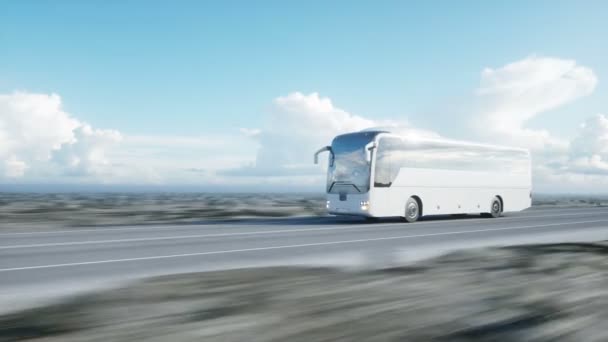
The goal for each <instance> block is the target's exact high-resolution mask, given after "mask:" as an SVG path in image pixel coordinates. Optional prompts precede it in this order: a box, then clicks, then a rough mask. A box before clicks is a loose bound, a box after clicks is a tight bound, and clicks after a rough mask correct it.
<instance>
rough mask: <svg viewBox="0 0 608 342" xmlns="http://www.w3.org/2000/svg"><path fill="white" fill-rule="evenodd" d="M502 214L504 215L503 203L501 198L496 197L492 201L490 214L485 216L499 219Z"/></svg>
mask: <svg viewBox="0 0 608 342" xmlns="http://www.w3.org/2000/svg"><path fill="white" fill-rule="evenodd" d="M501 214H502V202H501V201H500V198H498V197H494V198H493V199H492V204H491V206H490V212H489V213H485V214H484V216H485V217H493V218H497V217H500V215H501Z"/></svg>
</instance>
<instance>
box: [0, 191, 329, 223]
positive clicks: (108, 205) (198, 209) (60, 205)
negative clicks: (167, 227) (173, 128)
mask: <svg viewBox="0 0 608 342" xmlns="http://www.w3.org/2000/svg"><path fill="white" fill-rule="evenodd" d="M324 212H325V197H324V196H323V195H322V194H210V193H54V194H52V193H51V194H35V193H0V222H2V224H6V225H7V226H8V225H16V224H22V225H23V224H26V225H37V226H38V225H39V226H44V227H49V226H93V225H117V224H147V223H197V222H200V221H201V220H208V219H240V218H247V217H286V216H298V215H314V216H316V215H322V214H324Z"/></svg>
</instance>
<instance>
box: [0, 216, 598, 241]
mask: <svg viewBox="0 0 608 342" xmlns="http://www.w3.org/2000/svg"><path fill="white" fill-rule="evenodd" d="M553 210H554V209H550V210H542V211H541V212H545V211H553ZM555 210H556V211H557V209H555ZM532 212H537V210H534V211H528V212H521V213H524V214H525V213H532ZM513 213H517V212H513ZM589 214H608V210H600V209H592V210H588V211H584V212H576V213H572V214H567V213H564V214H552V215H532V216H528V215H521V216H505V217H501V218H500V220H501V221H504V220H521V219H528V218H546V217H564V216H584V215H589ZM313 218H317V217H314V216H313ZM481 221H488V219H487V218H479V219H462V218H457V219H447V220H433V221H422V222H416V223H415V225H416V226H419V225H423V224H437V223H446V224H447V223H462V222H481ZM242 223H246V222H245V221H243V222H242ZM398 224H401V222H398V223H395V222H392V223H377V224H364V223H359V224H356V225H348V226H346V225H344V226H341V227H338V229H339V228H342V227H355V226H365V227H383V226H391V225H393V226H394V225H398ZM262 225H265V224H260V223H256V224H247V225H243V224H240V225H239V224H230V223H228V224H227V225H222V224H221V222H218V223H213V224H184V225H167V226H145V227H120V228H93V229H74V230H69V229H67V230H55V231H48V232H43V231H36V232H13V233H0V236H22V235H47V234H67V233H89V232H97V233H102V232H112V231H134V230H179V229H196V228H200V227H205V228H216V227H217V229H227V228H243V227H256V226H262ZM327 229H336V227H328V228H327Z"/></svg>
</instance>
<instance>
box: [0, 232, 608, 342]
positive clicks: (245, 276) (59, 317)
mask: <svg viewBox="0 0 608 342" xmlns="http://www.w3.org/2000/svg"><path fill="white" fill-rule="evenodd" d="M607 255H608V244H605V243H599V244H561V245H539V246H522V247H505V248H493V249H478V250H470V251H466V252H457V253H451V254H448V255H445V256H442V257H438V258H435V259H431V260H427V261H424V262H419V263H417V264H413V265H409V266H405V267H401V268H392V269H383V270H369V271H357V272H355V271H342V270H337V269H319V268H311V269H306V268H266V269H248V270H233V271H223V272H212V273H199V274H186V275H174V276H166V277H160V278H154V279H150V280H148V281H144V282H141V283H136V284H133V285H132V286H129V287H125V288H121V289H115V290H108V291H104V292H100V293H96V294H90V295H84V296H80V297H77V298H73V299H71V300H68V301H66V302H63V303H60V304H56V305H51V306H47V307H43V308H37V309H30V310H27V311H23V312H19V313H15V314H11V315H6V316H2V317H0V340H2V341H13V340H19V339H38V338H42V339H43V340H44V341H130V340H146V341H194V340H204V341H209V340H214V341H354V340H360V341H372V340H373V341H404V340H407V341H424V340H443V341H470V340H477V341H555V340H561V341H606V340H608V330H606V329H605V322H606V321H607V320H608V259H607V258H606V256H607Z"/></svg>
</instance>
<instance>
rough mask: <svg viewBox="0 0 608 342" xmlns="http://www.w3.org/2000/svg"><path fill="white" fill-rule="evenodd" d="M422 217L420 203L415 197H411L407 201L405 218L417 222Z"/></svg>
mask: <svg viewBox="0 0 608 342" xmlns="http://www.w3.org/2000/svg"><path fill="white" fill-rule="evenodd" d="M419 218H420V203H418V201H417V200H416V199H415V198H413V197H410V198H408V199H407V202H405V220H406V221H407V222H416V221H418V219H419Z"/></svg>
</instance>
